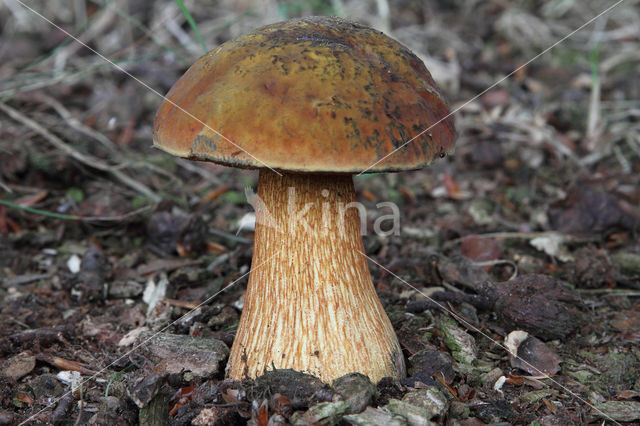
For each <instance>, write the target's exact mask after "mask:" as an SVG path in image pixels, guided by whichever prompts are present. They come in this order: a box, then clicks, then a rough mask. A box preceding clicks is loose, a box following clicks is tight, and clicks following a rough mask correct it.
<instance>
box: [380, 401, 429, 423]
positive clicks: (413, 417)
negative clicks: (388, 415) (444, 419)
mask: <svg viewBox="0 0 640 426" xmlns="http://www.w3.org/2000/svg"><path fill="white" fill-rule="evenodd" d="M385 408H386V409H387V410H389V411H390V412H392V413H393V414H397V415H399V416H402V417H404V418H405V419H407V423H408V424H409V425H410V426H427V425H435V423H433V422H431V421H429V419H430V418H431V415H430V413H428V412H427V410H426V409H425V408H420V407H416V406H415V405H412V404H409V403H407V402H404V401H400V400H398V399H394V398H392V399H390V400H389V403H388V404H387V405H385Z"/></svg>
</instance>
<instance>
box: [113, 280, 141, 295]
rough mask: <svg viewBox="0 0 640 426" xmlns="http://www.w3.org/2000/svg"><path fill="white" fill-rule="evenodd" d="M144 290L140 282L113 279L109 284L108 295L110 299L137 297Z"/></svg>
mask: <svg viewBox="0 0 640 426" xmlns="http://www.w3.org/2000/svg"><path fill="white" fill-rule="evenodd" d="M143 290H144V288H143V286H142V284H140V283H139V282H137V281H133V280H129V281H127V282H123V281H115V282H113V283H111V285H110V286H109V297H110V298H112V299H127V298H134V297H138V296H140V295H141V294H142V291H143Z"/></svg>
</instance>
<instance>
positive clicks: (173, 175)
mask: <svg viewBox="0 0 640 426" xmlns="http://www.w3.org/2000/svg"><path fill="white" fill-rule="evenodd" d="M179 3H181V2H173V1H168V0H163V1H155V2H136V1H130V0H109V1H97V0H93V1H89V0H76V1H73V2H65V1H62V0H47V1H42V0H40V1H30V2H28V6H29V7H31V8H33V11H32V10H29V9H27V8H26V7H25V6H24V5H23V4H22V2H21V1H17V0H16V1H14V0H5V1H2V2H0V23H1V24H0V31H1V32H2V36H1V38H0V323H1V324H2V328H1V329H0V424H19V423H21V422H26V423H30V424H36V423H39V424H49V423H55V424H71V423H76V424H87V423H92V424H135V423H141V424H151V423H154V424H190V423H191V422H193V423H195V424H238V423H239V424H243V423H245V422H250V423H252V424H258V425H266V424H267V422H270V423H269V424H288V423H296V422H297V424H310V423H318V424H339V423H340V422H343V424H429V423H428V422H430V421H431V422H434V423H439V424H459V425H477V424H485V423H494V424H495V423H510V424H527V425H528V424H540V425H566V424H594V425H595V424H603V422H604V423H607V424H612V423H625V422H633V423H636V424H637V422H640V375H639V374H638V372H639V371H640V345H639V343H640V239H639V234H640V207H639V206H640V55H639V52H640V34H639V33H638V28H640V7H639V6H640V1H637V0H626V1H623V2H622V3H620V4H619V5H617V6H615V7H614V8H613V9H612V10H610V11H609V12H608V13H606V14H604V15H603V16H601V17H600V18H598V19H596V20H595V21H594V22H592V23H590V24H588V25H586V26H584V28H582V29H580V30H579V31H577V32H576V33H575V34H573V35H572V36H571V37H569V38H567V39H566V40H563V41H562V42H561V43H559V44H557V45H556V46H555V47H553V49H551V50H549V51H545V50H546V49H547V48H549V47H551V46H552V45H553V44H554V43H556V42H557V41H560V40H562V39H563V38H564V37H565V36H567V35H569V34H570V33H571V32H572V31H573V30H576V29H578V28H580V27H581V26H583V25H584V24H585V23H587V22H588V21H589V20H591V19H592V18H594V17H595V16H597V15H598V14H599V13H600V12H603V11H604V10H605V9H606V8H607V7H608V6H612V5H613V4H614V2H613V1H607V2H604V1H580V2H577V1H561V0H551V1H547V2H541V1H516V2H503V1H498V0H496V1H493V0H492V1H486V2H473V1H468V2H462V1H459V2H446V1H437V0H429V1H413V0H389V1H388V2H387V1H384V0H383V1H373V0H371V1H355V0H352V1H349V0H344V1H328V0H327V1H322V0H315V1H309V2H304V1H280V2H276V1H274V0H265V1H258V0H243V1H237V2H236V1H231V0H221V1H219V2H197V1H185V6H186V9H187V10H188V11H189V12H190V14H191V16H192V17H193V19H194V21H195V23H196V25H197V29H198V32H199V33H200V34H201V36H202V40H203V43H200V42H199V41H198V37H197V36H196V33H195V32H194V30H193V28H192V27H191V26H190V25H189V23H188V20H187V15H185V13H183V11H181V9H180V8H179V6H178V4H179ZM25 4H27V3H25ZM34 11H37V12H38V13H39V14H41V15H42V16H38V15H37V14H36V13H35V12H34ZM310 14H328V15H332V14H337V15H341V16H345V17H349V18H351V19H354V20H357V21H359V22H361V23H364V24H368V25H372V26H375V27H376V28H378V29H381V30H384V31H386V32H387V33H388V34H390V35H392V36H393V37H394V38H396V39H398V40H399V41H401V42H402V43H404V44H405V45H406V46H408V47H409V48H411V49H412V50H413V51H414V52H416V54H418V55H419V56H420V57H421V59H423V60H424V61H425V63H426V65H427V67H428V68H429V69H430V70H431V72H432V74H433V76H434V78H435V80H436V81H437V82H438V84H439V85H440V87H441V89H442V92H443V93H444V95H445V97H446V98H447V99H448V101H449V104H450V107H451V109H452V110H455V114H454V117H455V123H456V128H457V132H458V139H457V145H456V151H455V153H453V154H452V155H450V156H447V157H446V158H444V159H441V160H439V161H436V162H434V163H433V164H432V165H431V166H430V167H428V168H426V169H423V170H420V171H412V172H404V173H394V174H386V175H382V174H376V175H362V176H358V177H356V178H355V185H356V191H357V194H358V199H359V200H360V201H362V202H363V203H364V204H365V206H366V207H367V229H369V230H371V229H372V228H373V225H374V224H375V223H376V221H377V220H378V219H380V218H382V217H384V215H387V214H389V211H387V210H386V209H385V208H384V207H379V206H378V203H381V202H393V203H395V204H396V205H397V206H398V207H399V212H400V216H399V227H398V232H397V235H386V236H385V235H376V234H375V233H373V232H369V233H368V235H365V236H364V245H365V249H366V252H367V255H368V256H370V257H371V258H372V259H373V260H374V261H375V263H373V262H372V263H370V268H371V273H372V276H373V281H374V284H375V286H376V290H377V291H378V295H379V297H380V300H381V302H382V304H383V306H384V307H385V309H386V311H387V313H388V315H389V317H390V319H391V321H392V324H393V326H394V328H395V330H396V333H397V335H398V338H399V341H400V345H401V346H402V349H403V351H404V356H405V361H406V364H407V367H408V373H407V378H405V379H402V380H399V381H397V380H392V379H384V380H382V381H381V382H380V383H378V384H377V385H373V384H371V383H370V382H368V380H367V379H365V378H363V377H358V376H350V377H347V378H345V379H344V380H341V381H340V382H338V383H333V385H332V386H330V384H322V383H320V382H319V381H317V380H315V379H314V378H313V377H310V376H306V375H303V374H296V373H292V372H288V371H276V372H271V373H269V374H267V375H266V376H265V377H264V378H262V379H260V380H257V381H252V380H245V381H242V382H234V381H230V380H224V369H225V365H226V359H227V356H228V348H230V347H231V344H232V342H233V339H234V333H235V330H236V328H237V325H238V320H239V318H240V314H241V309H242V303H243V294H244V290H245V288H246V281H247V272H248V271H249V268H250V267H251V257H252V240H253V234H252V232H251V230H250V229H247V228H245V229H239V223H240V221H241V220H242V219H243V218H245V222H246V218H248V217H250V215H251V213H252V212H253V209H252V207H251V205H250V204H249V203H248V202H247V198H246V196H245V189H246V188H252V189H253V190H255V187H256V183H257V173H256V172H255V171H250V170H238V169H233V168H227V167H223V166H219V165H215V164H205V163H194V162H189V161H186V160H178V159H176V158H174V157H172V156H170V155H167V154H165V153H162V152H160V151H158V150H154V149H153V148H152V147H151V145H152V125H153V120H154V114H155V111H156V109H157V108H158V106H159V104H160V102H161V100H162V99H161V97H160V96H158V93H160V94H164V93H166V92H167V91H168V90H169V88H170V87H171V86H172V85H173V83H174V82H175V81H176V80H177V79H178V78H179V76H180V75H182V74H183V73H184V72H185V70H186V69H187V68H188V66H189V65H190V64H192V63H193V62H194V61H195V60H196V59H197V58H198V57H199V56H201V55H202V54H203V52H204V50H203V44H204V45H205V46H206V47H207V48H208V49H211V48H213V47H215V46H217V45H219V44H220V43H222V42H224V41H226V40H229V39H231V38H233V37H236V36H238V35H240V34H243V33H246V32H248V31H250V30H252V29H254V28H257V27H259V26H261V25H264V24H268V23H272V22H277V21H280V20H283V19H287V18H291V17H297V16H304V15H310ZM43 17H46V19H48V20H50V21H52V22H53V23H54V24H56V25H58V26H59V28H57V27H56V26H54V25H52V23H50V22H47V21H46V20H45V19H43ZM63 29H64V31H68V32H69V33H71V34H73V35H74V36H76V37H78V38H79V39H81V40H82V41H83V42H84V43H87V44H88V45H89V46H90V47H91V48H92V49H95V51H97V52H99V53H100V54H101V55H103V56H104V57H106V58H108V59H109V61H112V62H113V63H109V62H107V61H105V60H104V58H101V57H100V56H98V55H96V53H95V52H94V51H91V50H89V49H87V48H85V47H83V46H82V45H80V44H78V43H77V42H75V41H74V40H73V39H71V38H70V37H68V35H67V34H65V32H64V31H63ZM541 52H545V53H544V54H542V55H540V56H539V57H538V56H537V55H539V54H540V53H541ZM532 59H533V60H532ZM530 60H531V61H530ZM114 63H115V64H117V66H118V67H120V68H121V69H124V70H126V72H127V74H125V73H123V72H122V71H121V70H120V69H118V68H116V66H114ZM134 77H135V78H134ZM504 77H508V78H506V79H504V81H502V82H501V83H500V84H498V85H495V83H496V82H498V81H500V80H501V79H503V78H504ZM151 89H153V90H151ZM486 89H488V90H486ZM485 90H486V91H485ZM154 91H157V92H158V93H154ZM479 94H481V95H480V96H478V95H479ZM159 331H161V332H162V334H160V335H157V336H155V337H151V336H154V334H153V333H154V332H159ZM195 340H197V341H198V344H197V345H196V344H191V343H190V342H194V341H195ZM198 357H204V358H205V359H206V361H203V362H200V363H194V361H193V360H194V359H202V358H198Z"/></svg>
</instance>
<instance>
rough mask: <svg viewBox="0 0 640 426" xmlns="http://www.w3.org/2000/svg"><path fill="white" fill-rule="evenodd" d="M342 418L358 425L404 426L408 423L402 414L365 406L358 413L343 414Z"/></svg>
mask: <svg viewBox="0 0 640 426" xmlns="http://www.w3.org/2000/svg"><path fill="white" fill-rule="evenodd" d="M344 420H346V421H348V422H349V423H352V424H354V425H359V426H379V425H386V426H405V425H407V424H408V423H407V420H406V419H405V418H404V417H402V416H398V415H395V414H391V413H389V412H388V411H385V410H382V409H380V408H373V407H367V409H366V410H364V411H363V412H362V413H360V414H349V415H347V416H344Z"/></svg>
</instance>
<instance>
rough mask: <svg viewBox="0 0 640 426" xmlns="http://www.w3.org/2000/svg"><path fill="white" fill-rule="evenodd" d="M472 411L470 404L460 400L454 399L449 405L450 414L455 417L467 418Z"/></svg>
mask: <svg viewBox="0 0 640 426" xmlns="http://www.w3.org/2000/svg"><path fill="white" fill-rule="evenodd" d="M470 412H471V410H469V406H468V405H467V404H465V403H464V402H460V401H452V402H451V406H450V407H449V416H451V418H454V419H466V418H468V417H469V413H470Z"/></svg>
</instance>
